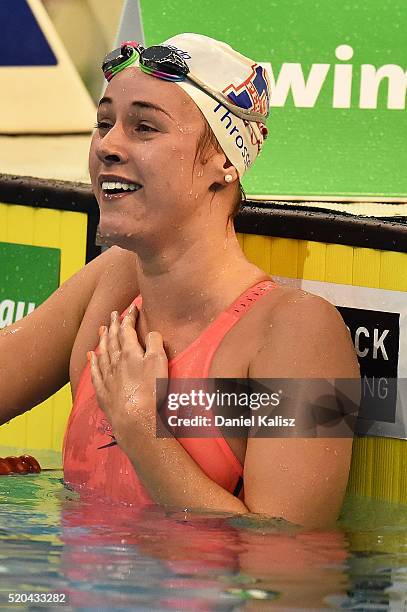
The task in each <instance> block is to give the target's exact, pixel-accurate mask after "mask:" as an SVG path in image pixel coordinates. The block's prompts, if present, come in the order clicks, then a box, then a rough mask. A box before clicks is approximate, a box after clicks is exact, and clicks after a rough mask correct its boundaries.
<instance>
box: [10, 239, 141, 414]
mask: <svg viewBox="0 0 407 612" xmlns="http://www.w3.org/2000/svg"><path fill="white" fill-rule="evenodd" d="M128 257H134V254H130V253H128V254H126V252H125V251H123V250H122V249H119V248H116V247H113V248H111V249H109V250H107V251H106V252H105V253H103V254H102V255H100V256H99V257H97V258H96V259H94V260H93V261H91V262H90V263H89V264H87V265H86V266H85V267H84V268H82V270H80V271H79V272H77V273H76V274H75V275H74V276H72V277H71V278H70V279H69V280H67V281H66V282H65V283H64V284H63V285H61V287H59V289H57V290H56V291H55V292H54V293H53V294H52V295H51V296H50V297H49V298H48V299H47V300H46V301H45V302H44V303H43V304H41V305H40V306H39V307H38V308H37V309H36V310H34V311H33V312H32V313H31V314H29V315H28V316H26V317H24V318H23V319H21V320H20V321H17V322H16V323H14V324H13V325H10V326H8V327H6V328H5V329H3V330H1V331H0V423H5V422H6V421H8V420H10V419H11V418H13V417H15V416H17V415H18V414H22V413H23V412H25V411H27V410H30V409H31V408H33V407H34V406H36V405H37V404H39V403H40V402H41V401H43V400H44V399H46V398H47V397H49V396H50V395H52V394H53V393H55V392H56V391H57V390H58V389H60V388H61V387H62V386H63V385H64V384H66V383H67V382H68V380H69V361H70V356H71V351H72V347H73V344H74V342H75V338H76V335H77V333H78V329H79V327H80V325H81V322H82V319H83V317H84V314H85V312H86V309H87V306H88V304H89V302H90V300H91V299H92V296H93V294H94V291H95V289H96V287H97V286H98V284H99V282H100V279H101V278H103V274H104V272H105V271H106V269H108V268H109V267H112V265H113V266H114V265H115V264H118V265H122V264H123V262H125V261H126V259H127V258H128Z"/></svg>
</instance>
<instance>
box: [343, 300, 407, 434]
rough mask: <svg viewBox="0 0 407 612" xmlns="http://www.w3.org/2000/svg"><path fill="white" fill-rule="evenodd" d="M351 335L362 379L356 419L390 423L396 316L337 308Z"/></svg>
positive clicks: (397, 331) (394, 380) (394, 385)
mask: <svg viewBox="0 0 407 612" xmlns="http://www.w3.org/2000/svg"><path fill="white" fill-rule="evenodd" d="M337 309H338V310H339V312H340V313H341V315H342V317H343V320H344V321H345V324H346V326H347V327H348V329H349V332H350V334H351V337H352V340H353V344H354V346H355V350H356V354H357V356H358V359H359V364H360V373H361V377H362V383H363V384H362V401H361V409H360V417H361V418H362V419H367V420H376V421H383V422H387V423H394V422H395V416H396V404H397V371H398V363H399V345H400V342H399V341H400V313H398V312H382V311H380V310H365V309H362V308H348V307H345V306H337Z"/></svg>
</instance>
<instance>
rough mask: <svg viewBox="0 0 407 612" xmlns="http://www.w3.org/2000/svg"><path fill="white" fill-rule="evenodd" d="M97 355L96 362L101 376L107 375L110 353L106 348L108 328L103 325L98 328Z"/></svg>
mask: <svg viewBox="0 0 407 612" xmlns="http://www.w3.org/2000/svg"><path fill="white" fill-rule="evenodd" d="M99 336H100V340H99V355H98V364H99V368H100V371H101V373H102V375H103V377H105V376H107V373H108V371H109V369H110V355H109V348H108V330H107V327H106V326H105V325H102V326H101V327H100V329H99Z"/></svg>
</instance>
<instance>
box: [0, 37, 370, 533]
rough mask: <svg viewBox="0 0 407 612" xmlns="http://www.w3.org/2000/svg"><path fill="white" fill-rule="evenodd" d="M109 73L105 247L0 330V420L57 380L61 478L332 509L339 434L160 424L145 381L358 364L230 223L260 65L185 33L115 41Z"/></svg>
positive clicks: (259, 115)
mask: <svg viewBox="0 0 407 612" xmlns="http://www.w3.org/2000/svg"><path fill="white" fill-rule="evenodd" d="M104 72H105V76H106V78H107V79H108V81H109V84H108V86H107V89H106V92H105V95H104V97H103V98H102V99H101V101H100V103H99V107H98V119H97V129H96V131H95V133H94V136H93V139H92V144H91V149H90V156H89V166H90V175H91V180H92V186H93V190H94V193H95V196H96V198H97V201H98V203H99V206H100V233H101V235H102V236H103V238H104V240H105V242H107V243H108V244H109V245H112V247H111V248H110V249H108V250H107V251H106V252H104V253H103V254H102V255H101V256H100V257H98V258H96V259H95V260H94V261H92V262H91V263H89V264H88V265H87V266H85V268H84V269H82V270H81V271H80V272H78V273H77V274H76V275H75V276H73V277H72V278H71V279H70V280H68V281H67V282H66V283H64V284H63V285H62V286H61V287H60V288H59V289H58V290H57V291H56V292H55V293H54V294H53V295H52V296H51V297H50V298H49V299H48V300H47V301H46V302H44V303H43V304H42V305H41V306H40V307H39V308H38V309H36V310H35V311H34V312H33V313H31V314H30V315H28V316H27V317H26V318H25V319H23V320H21V321H19V322H18V324H17V325H15V326H14V329H13V328H12V327H11V328H8V329H7V330H4V331H3V332H2V334H1V336H0V347H1V351H0V371H1V372H2V376H1V380H0V408H1V418H2V421H3V422H5V421H7V420H9V419H10V418H12V417H14V416H16V415H17V414H21V413H22V412H24V411H26V410H29V409H30V408H32V407H33V406H35V405H36V404H38V403H39V402H41V401H42V400H44V399H45V398H47V397H49V396H50V395H51V394H52V393H54V392H55V391H57V389H59V388H61V387H62V386H63V385H64V384H65V383H66V382H68V380H70V383H71V388H72V394H73V398H74V407H73V410H72V413H71V417H70V420H69V423H68V427H67V432H66V436H65V444H64V473H65V480H66V482H67V483H69V484H70V486H72V487H74V488H76V489H81V490H82V491H90V492H91V493H92V494H97V495H99V496H105V497H106V496H107V497H111V498H112V499H116V500H120V501H125V502H129V503H134V504H139V505H140V504H142V503H148V502H151V501H152V502H156V503H159V504H163V505H167V506H175V507H180V508H201V509H202V508H204V509H207V510H216V511H224V512H232V513H262V514H265V515H269V516H274V517H283V518H285V519H287V520H289V521H293V522H295V523H299V524H303V525H307V526H319V525H322V524H327V523H329V522H332V521H334V520H335V519H336V518H337V516H338V513H339V511H340V507H341V503H342V500H343V496H344V492H345V488H346V483H347V478H348V472H349V464H350V457H351V446H352V440H351V436H348V437H331V438H329V439H326V438H321V437H313V438H310V437H305V436H297V437H292V438H287V437H248V438H243V437H232V436H230V437H223V436H222V435H221V434H219V432H218V434H217V435H216V434H215V435H212V436H210V437H206V438H197V437H195V438H187V437H179V438H177V437H176V435H174V436H170V437H157V435H156V401H155V400H156V396H155V382H156V378H160V379H164V380H165V379H167V377H169V379H170V381H171V380H172V379H175V378H188V377H189V378H206V377H211V378H232V379H235V378H251V379H272V378H280V379H312V378H319V379H338V378H357V377H358V365H357V360H356V357H355V354H354V350H353V346H352V343H351V339H350V336H349V334H348V332H347V330H346V327H345V325H344V323H343V321H342V319H341V317H340V315H339V314H338V312H337V311H336V309H335V308H334V306H332V305H331V304H329V303H328V302H326V301H325V300H323V299H321V298H319V297H317V296H314V295H311V294H307V293H305V292H303V291H300V290H298V289H295V288H288V287H282V286H278V285H276V284H275V283H274V282H273V281H272V279H271V278H270V277H269V276H268V275H267V274H265V273H264V272H263V271H262V270H261V269H259V268H258V267H256V266H255V265H253V264H251V263H250V262H249V261H248V260H247V259H246V257H245V256H244V254H243V252H242V250H241V248H240V246H239V243H238V240H237V238H236V235H235V232H234V227H233V216H234V214H235V212H236V209H237V207H238V205H239V202H240V194H241V190H240V178H241V177H242V175H243V174H244V172H245V171H246V170H247V169H248V168H249V167H250V166H251V164H252V163H253V162H254V161H255V159H256V157H257V155H258V153H259V151H260V149H261V147H262V144H263V140H264V138H265V136H266V128H265V126H264V123H265V121H266V117H267V113H268V98H269V86H268V79H267V74H266V72H265V70H264V68H263V67H261V66H260V65H259V64H256V62H254V61H251V60H249V59H247V58H246V57H244V56H242V55H240V54H239V53H237V52H236V51H234V50H233V49H231V48H230V47H229V46H228V45H225V44H224V43H220V42H218V41H216V40H213V39H210V38H207V37H204V36H200V35H194V34H182V35H179V36H176V37H174V38H172V39H170V40H169V41H166V42H165V43H163V44H162V45H160V46H158V47H153V48H149V49H147V50H143V49H142V47H137V45H135V44H134V43H129V44H127V45H124V46H123V47H122V48H121V49H118V50H116V51H115V52H113V53H112V54H110V55H109V56H108V57H107V58H106V61H105V63H104ZM129 305H131V307H130V308H129ZM123 311H126V312H125V314H124V316H122V317H121V316H120V313H123ZM9 331H13V332H15V333H9ZM97 345H98V348H97V350H96V351H95V347H96V346H97ZM87 354H89V358H90V362H89V363H87V360H86V355H87ZM21 381H24V384H22V383H21ZM298 401H299V403H300V404H301V399H300V400H298ZM300 408H301V406H300Z"/></svg>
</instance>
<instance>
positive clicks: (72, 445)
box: [63, 280, 276, 505]
mask: <svg viewBox="0 0 407 612" xmlns="http://www.w3.org/2000/svg"><path fill="white" fill-rule="evenodd" d="M274 287H276V285H275V283H274V282H273V281H270V280H266V281H261V282H260V283H257V284H256V285H254V286H253V287H251V288H249V289H248V290H247V291H245V292H244V293H243V294H242V295H241V296H240V297H238V299H237V300H236V301H235V302H233V304H232V305H231V306H229V308H227V309H226V310H224V311H223V312H222V313H221V314H220V315H219V316H218V317H216V319H215V320H214V321H213V322H212V323H211V324H210V325H209V326H208V327H207V328H206V329H205V330H204V331H203V332H202V334H201V335H200V336H199V337H198V338H197V339H196V340H195V341H194V342H193V343H192V344H190V345H189V346H188V347H187V348H186V349H185V350H183V351H182V352H181V353H179V354H178V355H177V356H176V357H174V359H172V360H171V361H169V363H168V377H169V380H171V379H173V378H208V374H209V370H210V366H211V362H212V359H213V356H214V354H215V352H216V350H217V349H218V347H219V345H220V343H221V342H222V340H223V338H224V337H225V335H226V334H227V332H228V331H229V330H230V329H231V328H232V327H233V326H234V325H235V324H236V323H237V322H238V321H239V319H241V318H242V317H243V316H244V315H245V313H246V312H248V311H249V310H250V308H251V307H252V306H253V304H254V303H255V302H256V300H258V299H259V298H260V297H261V296H262V295H265V294H266V293H268V292H269V291H270V290H271V289H273V288H274ZM133 303H136V305H137V306H138V307H140V306H141V296H140V295H138V296H137V297H136V298H135V300H134V302H133ZM126 312H127V310H126V311H125V312H124V313H123V315H122V317H123V316H124V314H125V313H126ZM112 440H113V435H112V430H111V427H110V424H109V423H108V421H107V420H106V417H105V415H104V413H103V412H102V410H101V409H100V408H99V406H98V403H97V400H96V396H95V391H94V388H93V385H92V381H91V376H90V366H89V364H87V365H86V367H85V369H84V371H83V372H82V376H81V379H80V381H79V386H78V390H77V393H76V397H75V401H74V405H73V408H72V412H71V415H70V418H69V421H68V425H67V429H66V432H65V439H64V449H63V463H64V479H65V482H66V483H67V484H68V485H69V486H71V487H72V488H74V489H76V490H82V491H86V492H89V493H94V494H96V495H97V496H99V497H104V498H110V499H112V500H114V501H119V502H125V503H129V504H135V505H140V504H147V503H152V500H151V498H150V497H149V495H148V493H147V491H146V490H145V488H144V487H143V486H142V484H141V482H140V480H139V479H138V477H137V474H136V472H135V469H134V467H133V465H132V464H131V462H130V460H129V459H128V457H127V455H125V453H124V452H123V451H122V450H121V449H120V448H119V446H118V445H117V444H116V445H114V442H113V445H112V444H111V443H112ZM178 441H179V442H180V444H181V445H182V446H183V447H184V449H185V450H186V451H187V452H188V453H189V455H190V456H191V457H192V458H193V459H194V461H195V462H196V463H197V464H198V465H199V466H200V468H201V469H202V471H203V472H204V473H205V474H206V475H207V476H208V477H209V478H211V479H212V480H213V481H214V482H216V483H217V484H219V485H220V486H221V487H223V488H224V489H226V490H227V491H229V492H230V493H233V494H235V495H239V493H240V495H241V493H242V489H241V485H242V482H243V480H242V475H243V467H242V465H241V464H240V462H239V461H238V459H237V458H236V456H235V455H234V453H233V452H232V450H231V448H230V446H229V444H228V443H227V442H226V440H225V439H224V438H223V437H222V436H221V435H219V437H211V438H178Z"/></svg>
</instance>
